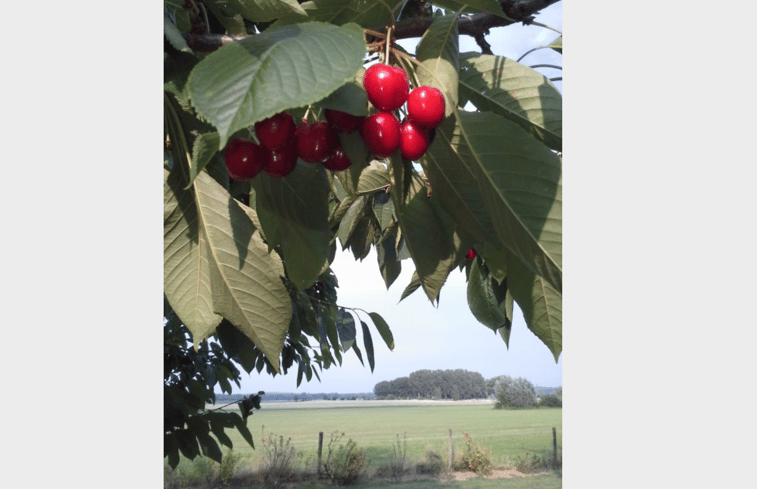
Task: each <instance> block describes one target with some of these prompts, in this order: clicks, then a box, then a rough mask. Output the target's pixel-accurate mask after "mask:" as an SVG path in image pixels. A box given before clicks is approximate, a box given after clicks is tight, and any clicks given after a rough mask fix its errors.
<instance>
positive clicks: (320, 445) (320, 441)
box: [318, 431, 323, 479]
mask: <svg viewBox="0 0 757 489" xmlns="http://www.w3.org/2000/svg"><path fill="white" fill-rule="evenodd" d="M322 454H323V431H321V432H319V433H318V478H319V479H320V478H321V455H322Z"/></svg>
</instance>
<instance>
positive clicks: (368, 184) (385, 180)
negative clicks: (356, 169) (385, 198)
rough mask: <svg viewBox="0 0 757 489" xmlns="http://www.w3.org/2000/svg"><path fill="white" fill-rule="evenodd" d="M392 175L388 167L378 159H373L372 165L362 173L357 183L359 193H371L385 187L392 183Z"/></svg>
mask: <svg viewBox="0 0 757 489" xmlns="http://www.w3.org/2000/svg"><path fill="white" fill-rule="evenodd" d="M391 183H392V182H391V176H390V175H389V170H387V169H386V167H385V166H384V165H383V164H381V163H378V162H376V161H372V162H371V164H370V166H367V167H365V168H364V169H363V171H362V172H361V173H360V180H359V181H358V185H357V193H359V194H370V193H373V192H375V191H377V190H380V189H383V188H385V187H388V186H389V185H391Z"/></svg>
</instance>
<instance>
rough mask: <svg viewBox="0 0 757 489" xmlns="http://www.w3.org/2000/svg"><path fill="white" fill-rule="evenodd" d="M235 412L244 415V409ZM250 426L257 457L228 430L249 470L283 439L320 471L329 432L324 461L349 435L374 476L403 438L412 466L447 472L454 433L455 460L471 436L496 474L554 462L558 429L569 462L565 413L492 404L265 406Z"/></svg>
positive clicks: (306, 466) (302, 463)
mask: <svg viewBox="0 0 757 489" xmlns="http://www.w3.org/2000/svg"><path fill="white" fill-rule="evenodd" d="M227 409H236V405H232V406H230V407H229V408H227ZM247 426H248V428H249V429H250V431H251V433H252V435H253V438H254V441H255V447H256V449H255V450H253V449H252V448H251V447H250V446H249V445H248V444H247V443H246V442H244V440H243V439H242V437H241V436H240V435H239V434H238V433H237V432H236V431H231V430H227V433H228V434H229V436H230V438H231V439H232V441H233V443H234V451H233V453H234V454H235V455H236V456H240V461H241V467H247V468H248V470H249V469H251V470H257V469H258V468H259V467H260V466H261V463H262V461H263V458H264V455H265V449H264V446H263V443H262V439H263V436H269V435H276V437H277V438H278V437H279V436H283V437H284V441H285V442H286V440H287V439H290V438H291V444H292V445H293V446H294V448H295V449H296V450H297V451H298V452H299V453H301V456H300V458H299V463H298V465H299V468H300V470H303V471H314V470H315V469H314V467H315V466H316V463H315V462H316V459H317V450H318V438H319V432H323V457H324V459H325V457H326V454H327V450H328V444H329V439H330V437H331V434H332V433H333V432H338V433H344V437H343V439H342V440H341V442H342V443H344V442H346V441H347V440H348V439H352V440H354V441H355V442H356V443H357V446H358V447H359V448H362V449H363V450H364V451H365V454H366V456H367V459H368V460H369V461H370V470H369V473H374V472H375V471H376V470H377V469H381V468H386V467H388V466H389V465H390V463H391V462H392V459H393V455H394V451H395V447H397V442H398V436H399V440H400V442H402V441H403V440H405V439H406V450H407V451H406V462H405V464H406V466H409V467H413V466H415V465H416V464H417V463H419V462H422V461H423V460H424V459H425V457H426V454H427V452H428V451H434V452H436V453H437V454H438V455H440V456H441V457H442V458H443V460H444V463H445V465H446V463H447V460H448V453H449V430H452V442H453V448H454V459H455V460H459V459H460V457H461V456H462V455H463V454H464V453H465V451H466V442H465V439H464V436H463V433H469V434H470V436H471V438H472V440H473V442H474V443H476V444H477V445H478V446H479V447H480V448H481V449H482V450H483V451H484V452H485V453H487V454H488V455H489V457H490V460H491V462H492V465H493V467H494V468H499V469H512V468H514V467H516V465H517V464H518V462H519V461H522V460H523V459H524V458H526V457H528V456H529V455H531V456H533V455H536V456H539V457H549V456H551V454H552V447H553V438H552V428H556V434H557V447H558V456H559V458H560V459H561V458H562V409H560V408H535V409H520V410H495V409H494V408H493V407H492V404H491V403H490V401H457V402H453V401H447V402H445V401H308V402H290V403H264V404H262V409H260V410H256V411H255V412H254V414H253V415H252V416H250V417H249V418H248V423H247ZM405 437H406V438H405ZM185 463H186V461H182V464H185ZM182 464H180V466H181V465H182ZM241 467H240V468H241ZM544 477H546V476H544ZM549 477H550V480H551V481H552V483H554V484H556V485H551V483H550V484H548V485H547V486H544V487H560V482H561V481H560V480H559V479H557V478H556V476H555V474H551V475H550V476H549ZM539 478H541V477H539ZM419 484H420V482H419ZM305 487H306V486H305ZM313 487H317V486H313ZM419 487H421V486H419ZM460 487H473V486H467V485H466V486H460ZM477 487H478V486H477ZM481 487H490V486H488V485H482V486H481ZM491 487H495V486H491ZM513 487H519V486H513ZM522 487H532V486H528V485H526V486H522ZM533 487H541V486H533Z"/></svg>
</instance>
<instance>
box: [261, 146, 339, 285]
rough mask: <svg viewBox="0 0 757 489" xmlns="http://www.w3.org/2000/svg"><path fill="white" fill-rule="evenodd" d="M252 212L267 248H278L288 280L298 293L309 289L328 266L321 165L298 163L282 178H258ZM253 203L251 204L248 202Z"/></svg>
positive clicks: (325, 187)
mask: <svg viewBox="0 0 757 489" xmlns="http://www.w3.org/2000/svg"><path fill="white" fill-rule="evenodd" d="M252 186H253V188H254V190H255V209H256V211H257V213H258V217H259V218H260V223H261V228H262V230H263V234H264V235H265V237H266V239H267V240H268V244H269V246H270V247H273V246H276V245H281V247H282V253H283V255H284V259H285V267H286V271H287V277H289V280H291V281H292V282H293V283H294V284H295V286H296V287H297V288H298V289H299V290H304V289H306V288H308V287H310V286H311V285H313V282H315V280H316V279H317V278H318V275H320V274H321V271H322V270H323V268H324V264H325V263H326V262H327V258H328V252H329V244H330V242H331V231H330V229H329V226H328V220H329V215H328V207H327V202H328V198H329V192H330V187H329V182H328V178H327V177H326V174H325V170H324V169H323V167H322V166H321V165H312V164H310V163H304V162H302V161H299V162H298V163H297V167H296V168H295V170H294V171H293V172H292V173H290V174H289V175H287V176H286V177H283V178H275V177H270V176H269V175H267V174H265V173H261V174H259V175H257V176H256V177H255V178H254V179H253V181H252ZM251 203H252V202H251Z"/></svg>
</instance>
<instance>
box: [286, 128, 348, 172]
mask: <svg viewBox="0 0 757 489" xmlns="http://www.w3.org/2000/svg"><path fill="white" fill-rule="evenodd" d="M295 141H296V143H297V154H298V155H299V156H300V158H302V159H303V160H305V161H307V162H308V163H318V162H320V161H323V160H325V159H326V158H327V157H328V156H329V155H330V154H331V153H332V152H333V151H334V148H336V147H337V146H338V145H339V138H338V137H337V135H336V133H335V132H334V130H333V129H331V127H329V123H328V122H326V121H319V122H315V123H313V124H309V123H307V122H303V123H302V124H300V125H299V126H298V127H297V132H296V134H295Z"/></svg>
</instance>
